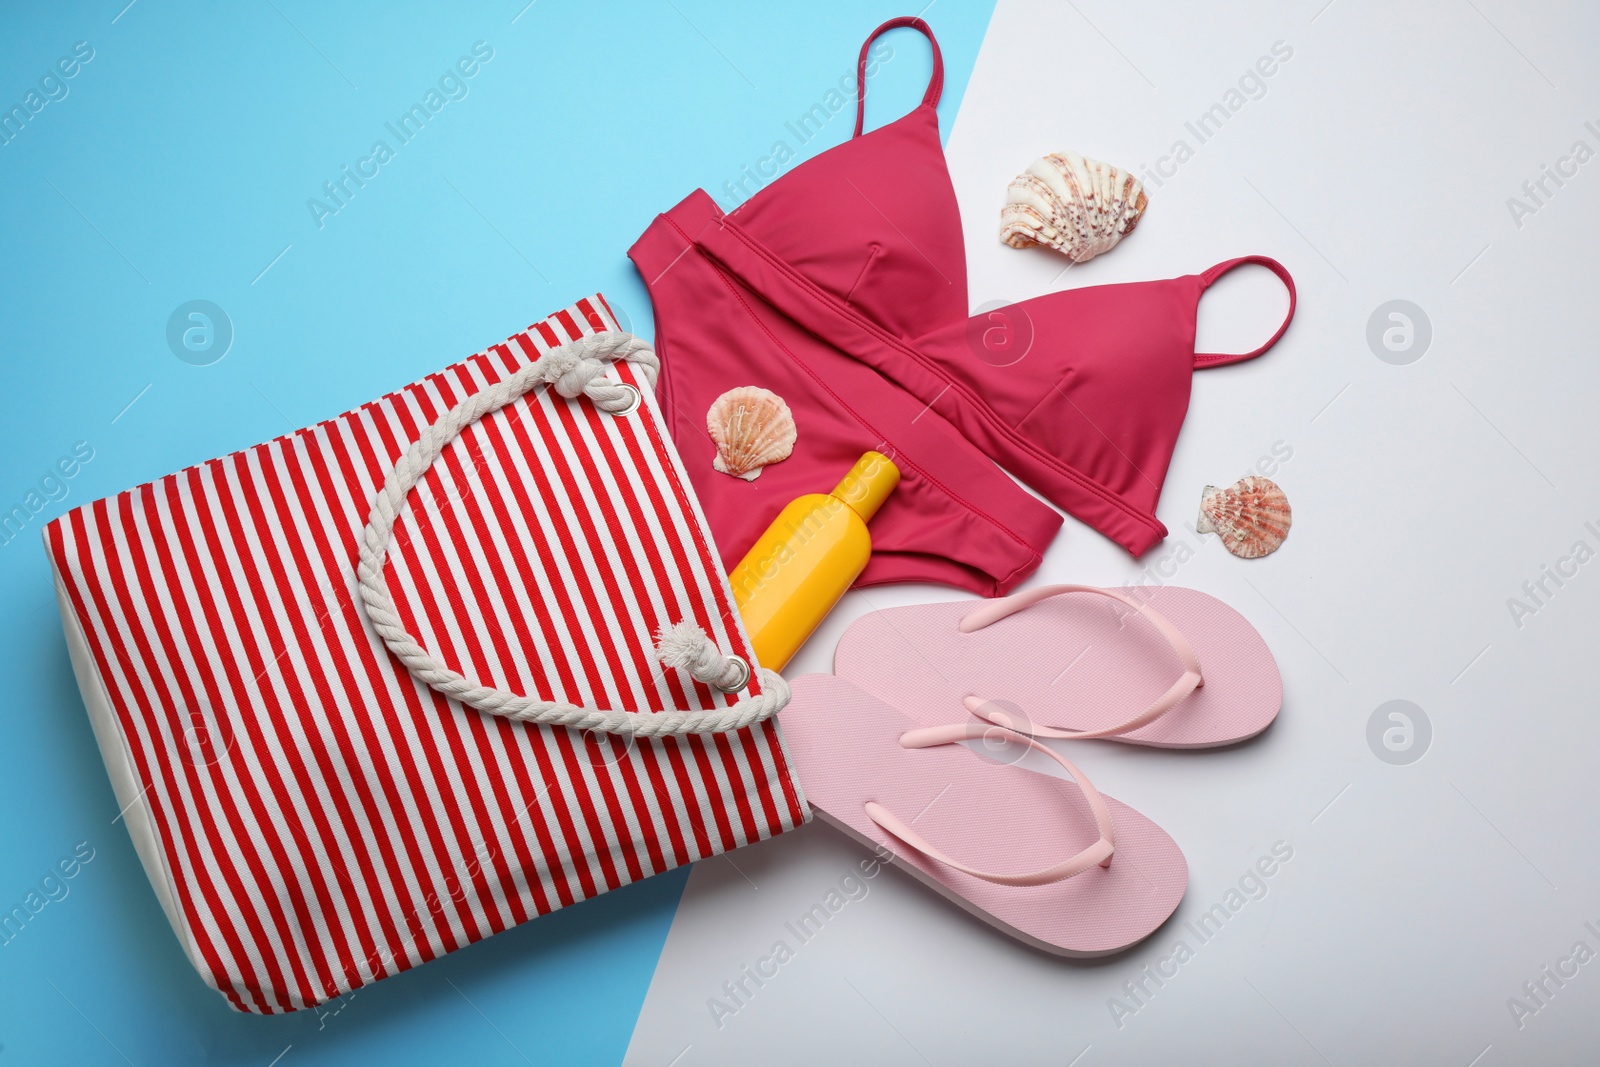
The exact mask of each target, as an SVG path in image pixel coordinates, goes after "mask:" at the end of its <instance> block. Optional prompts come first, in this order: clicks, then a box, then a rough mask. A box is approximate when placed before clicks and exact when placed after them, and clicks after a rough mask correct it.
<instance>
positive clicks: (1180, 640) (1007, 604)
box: [960, 585, 1205, 740]
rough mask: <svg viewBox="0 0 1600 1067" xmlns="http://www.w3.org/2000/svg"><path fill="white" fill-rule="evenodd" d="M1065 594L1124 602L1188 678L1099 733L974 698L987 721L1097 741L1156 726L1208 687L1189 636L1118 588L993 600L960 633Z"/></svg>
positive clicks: (1053, 588) (973, 706) (1057, 588)
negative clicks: (1033, 719)
mask: <svg viewBox="0 0 1600 1067" xmlns="http://www.w3.org/2000/svg"><path fill="white" fill-rule="evenodd" d="M1063 593H1094V594H1096V595H1098V596H1103V597H1109V598H1111V599H1112V600H1116V601H1120V602H1121V603H1123V604H1126V605H1127V606H1128V607H1130V608H1132V609H1133V610H1134V611H1135V612H1136V613H1138V614H1139V615H1140V616H1141V617H1142V618H1144V619H1145V620H1146V621H1147V622H1149V623H1150V625H1152V626H1154V627H1155V629H1156V632H1157V633H1159V634H1161V636H1162V637H1163V638H1165V639H1166V641H1167V644H1169V645H1171V646H1172V651H1173V652H1174V653H1176V654H1177V657H1178V661H1179V663H1180V664H1182V666H1183V674H1182V675H1180V676H1179V678H1178V680H1177V681H1175V682H1173V683H1172V685H1171V686H1170V687H1168V689H1167V691H1166V692H1165V693H1163V694H1161V696H1159V697H1157V698H1156V699H1155V700H1154V701H1153V702H1152V703H1151V704H1150V705H1149V706H1148V707H1146V708H1145V709H1144V710H1143V711H1141V712H1139V713H1138V714H1137V715H1134V716H1133V717H1132V718H1129V719H1126V720H1124V721H1122V722H1119V723H1116V724H1115V725H1112V726H1105V727H1101V728H1100V729H1098V730H1068V729H1061V728H1059V727H1054V726H1045V725H1043V724H1040V723H1035V722H1031V721H1023V720H1019V719H1018V717H1017V716H1016V715H1013V714H1012V713H1010V712H1008V711H1006V710H1005V709H1004V708H1001V707H1000V706H998V705H997V704H995V703H994V702H993V701H991V700H987V699H985V698H983V697H981V696H977V695H972V696H968V697H967V698H966V705H967V710H968V711H970V712H972V713H973V714H974V715H976V716H978V717H979V718H981V719H986V720H988V721H989V722H992V723H994V724H995V725H996V726H1000V727H1003V728H1005V729H1008V730H1019V731H1022V732H1024V733H1027V734H1030V735H1032V736H1033V737H1049V738H1060V739H1065V740H1074V739H1075V740H1085V739H1089V738H1096V737H1120V736H1122V735H1124V734H1129V733H1132V732H1133V731H1135V730H1138V729H1141V728H1143V727H1145V726H1148V725H1150V724H1151V723H1152V722H1154V721H1155V720H1157V719H1159V718H1160V717H1161V716H1163V715H1165V714H1166V713H1167V712H1169V711H1171V710H1172V709H1173V708H1175V707H1177V706H1178V704H1180V703H1182V702H1183V700H1184V699H1185V698H1186V697H1188V696H1189V694H1190V693H1193V692H1194V691H1195V690H1196V689H1199V688H1200V687H1201V686H1203V685H1205V676H1204V675H1203V674H1201V672H1200V660H1199V658H1198V657H1197V656H1195V653H1194V648H1193V647H1192V646H1191V645H1190V644H1189V641H1188V638H1186V637H1184V636H1183V634H1182V633H1181V632H1180V631H1179V630H1178V628H1177V627H1176V626H1174V625H1173V624H1172V622H1171V621H1170V620H1169V619H1167V617H1166V616H1164V615H1162V614H1161V613H1160V612H1158V611H1156V610H1155V609H1154V608H1152V607H1150V606H1149V605H1148V604H1141V603H1139V602H1138V601H1136V600H1134V599H1133V598H1132V597H1129V596H1126V595H1125V594H1123V593H1121V592H1119V591H1117V590H1115V589H1102V588H1100V587H1099V586H1096V585H1047V586H1042V587H1040V588H1038V589H1029V590H1027V591H1026V592H1022V593H1018V594H1016V595H1015V596H1009V597H1005V598H1003V599H1000V600H994V601H990V602H989V603H987V604H984V605H983V606H982V607H979V608H976V609H975V610H973V611H971V612H969V613H968V614H967V615H966V616H965V617H964V618H963V619H962V620H961V624H960V629H961V632H962V633H972V632H973V631H975V630H981V629H983V628H984V627H985V626H989V625H992V624H993V623H997V622H999V621H1000V620H1001V619H1004V618H1006V617H1008V616H1010V615H1015V614H1016V613H1017V612H1019V611H1022V610H1023V609H1024V608H1029V607H1032V606H1033V605H1034V604H1037V603H1038V602H1039V601H1041V600H1047V599H1049V598H1050V597H1053V596H1059V595H1060V594H1063Z"/></svg>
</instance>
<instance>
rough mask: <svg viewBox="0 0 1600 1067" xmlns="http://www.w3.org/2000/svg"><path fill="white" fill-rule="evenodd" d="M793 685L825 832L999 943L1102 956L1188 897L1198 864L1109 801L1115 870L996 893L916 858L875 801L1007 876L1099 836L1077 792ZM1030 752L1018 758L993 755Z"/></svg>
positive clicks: (874, 710) (789, 715)
mask: <svg viewBox="0 0 1600 1067" xmlns="http://www.w3.org/2000/svg"><path fill="white" fill-rule="evenodd" d="M791 685H792V687H793V690H794V696H793V699H792V700H791V701H790V703H789V706H788V707H787V708H785V709H784V710H783V712H782V713H781V714H780V719H781V721H782V724H783V730H784V736H785V740H786V743H787V747H788V751H789V756H790V759H791V760H793V761H794V764H795V766H796V768H797V769H798V773H799V775H800V777H801V780H802V781H804V782H805V786H806V795H807V799H808V800H809V801H810V802H811V805H812V807H813V808H814V809H815V810H816V811H817V812H818V813H819V816H820V817H821V818H822V819H823V821H825V822H827V823H829V824H830V825H832V826H835V827H837V828H838V829H840V830H842V831H843V832H844V833H845V834H847V835H848V836H849V837H851V838H853V839H854V840H855V841H857V842H858V843H860V844H861V845H862V846H863V847H865V848H868V849H874V850H887V851H889V852H891V853H892V854H893V855H894V857H895V858H894V861H893V863H894V866H897V867H900V868H903V869H904V870H905V871H907V872H909V873H910V874H911V875H913V876H914V877H916V878H918V879H919V880H921V881H922V882H924V883H926V884H927V885H928V886H929V887H930V888H932V889H934V890H935V891H937V892H939V893H940V894H942V895H943V896H945V897H946V898H948V899H949V900H951V901H952V902H954V903H955V904H957V905H958V906H960V907H961V908H963V909H965V910H966V911H968V912H970V913H971V914H973V915H975V916H977V917H978V918H979V919H981V920H983V921H984V922H986V923H988V924H989V925H991V926H993V927H995V928H996V929H998V930H1000V931H1001V932H1003V933H1005V934H1008V935H1009V936H1011V937H1014V938H1016V939H1017V940H1019V941H1022V942H1024V943H1025V944H1028V945H1031V946H1033V947H1034V948H1037V949H1040V950H1042V951H1045V952H1049V953H1052V954H1054V955H1058V956H1066V957H1074V958H1089V957H1095V956H1105V955H1110V954H1112V953H1115V952H1120V951H1123V950H1124V949H1127V948H1129V947H1131V946H1132V945H1134V944H1137V943H1138V942H1140V941H1142V940H1144V939H1145V938H1146V937H1149V936H1150V935H1151V934H1152V933H1154V932H1155V931H1156V930H1157V929H1158V928H1159V927H1160V926H1161V924H1162V923H1164V922H1166V920H1167V918H1168V917H1170V916H1171V914H1172V913H1173V911H1174V910H1175V909H1176V908H1177V906H1178V902H1179V901H1180V900H1182V899H1183V894H1184V890H1185V888H1186V887H1187V885H1188V865H1187V864H1186V863H1185V861H1184V858H1183V853H1182V852H1181V851H1180V850H1179V848H1178V846H1177V844H1176V843H1175V842H1174V841H1173V840H1172V838H1171V837H1169V836H1168V835H1167V833H1166V832H1165V831H1164V830H1162V829H1161V828H1160V827H1159V826H1157V825H1156V824H1155V823H1153V822H1151V821H1150V820H1149V819H1148V818H1146V817H1145V816H1143V815H1141V814H1139V813H1138V812H1137V811H1134V810H1133V809H1132V808H1130V807H1128V806H1127V805H1125V804H1122V803H1120V802H1118V801H1116V800H1114V799H1112V798H1110V797H1106V798H1105V802H1106V806H1107V808H1108V809H1109V810H1110V812H1111V816H1112V822H1113V825H1114V828H1115V846H1116V851H1115V852H1114V854H1113V856H1112V860H1111V864H1110V866H1109V867H1103V868H1102V867H1091V868H1090V869H1089V870H1087V871H1084V872H1083V873H1081V874H1078V875H1075V876H1073V877H1071V878H1067V879H1064V880H1062V881H1059V882H1053V883H1050V884H1048V885H1043V886H1032V887H1016V886H1005V885H996V884H995V883H993V882H989V881H985V880H984V879H981V878H976V877H973V876H972V875H968V874H965V873H963V872H961V871H957V870H955V869H953V868H951V867H948V866H946V865H944V864H942V863H940V862H938V861H936V860H933V859H931V858H929V857H927V856H924V855H923V854H921V853H920V852H917V851H915V850H913V849H911V848H909V847H908V846H906V845H905V844H904V843H903V842H901V841H899V840H898V839H896V838H895V837H894V836H893V835H891V834H890V833H889V832H888V831H886V830H884V829H883V828H882V827H881V826H879V825H878V824H877V823H876V822H874V821H873V820H872V819H870V818H869V817H868V816H867V814H866V810H865V805H866V804H867V803H868V802H869V801H872V802H876V803H878V804H881V805H883V806H884V807H885V808H888V809H889V810H890V811H893V812H895V813H896V814H898V815H899V816H900V817H901V818H902V819H905V820H906V821H907V822H909V823H911V824H912V826H913V828H914V829H915V830H916V831H917V832H918V833H921V834H923V835H924V836H925V837H926V838H927V839H928V840H930V841H932V842H934V843H935V844H936V845H937V846H938V847H939V848H941V849H943V850H944V851H945V852H946V853H948V854H949V855H951V856H954V857H957V858H959V859H960V860H961V862H963V863H965V864H968V865H970V866H973V867H977V868H979V869H986V870H992V871H1001V872H1005V873H1021V872H1024V871H1030V870H1037V869H1042V868H1045V867H1049V866H1051V865H1053V864H1055V863H1058V862H1060V861H1061V860H1063V859H1065V858H1067V857H1069V856H1072V855H1074V854H1076V853H1077V852H1078V851H1079V850H1081V849H1083V848H1084V847H1086V846H1087V845H1089V844H1091V843H1092V842H1094V841H1096V840H1097V839H1098V837H1099V832H1098V830H1097V829H1096V827H1095V822H1094V818H1093V815H1092V814H1091V812H1090V810H1089V807H1088V804H1087V803H1086V801H1085V799H1084V797H1083V795H1082V793H1080V792H1079V790H1078V789H1077V788H1076V787H1075V786H1074V785H1072V784H1071V783H1070V782H1068V781H1065V780H1063V779H1059V778H1055V777H1052V776H1048V775H1043V774H1038V773H1035V772H1034V771H1031V770H1027V769H1024V768H1022V767H1017V766H1009V765H1005V764H1003V763H996V762H995V761H994V760H993V759H991V758H985V757H984V756H980V755H978V754H977V753H975V752H973V751H971V750H969V749H968V748H966V746H964V745H941V746H938V747H934V748H922V749H907V748H904V747H903V746H901V744H900V736H901V735H902V734H904V733H905V732H906V731H907V730H910V729H914V728H916V727H917V726H919V725H922V724H921V723H918V722H915V721H913V720H912V719H910V718H908V717H907V716H905V715H904V714H903V713H902V712H900V711H899V710H897V709H896V708H894V707H892V706H890V705H888V704H886V703H885V702H883V701H881V700H879V699H877V698H876V697H874V696H872V695H871V694H869V693H866V692H863V691H862V690H861V689H859V688H857V687H856V686H854V685H852V684H850V683H849V682H848V681H845V680H844V679H841V678H837V677H835V676H832V675H805V676H803V677H800V678H796V679H794V681H793V682H792V683H791ZM962 714H965V712H964V711H963V712H962ZM1020 751H1021V749H1020V746H1019V747H1017V748H1015V749H1012V748H1010V746H1007V747H1006V748H997V749H995V750H994V751H993V752H992V753H991V756H999V757H1000V758H1006V757H1007V755H1008V754H1009V755H1010V756H1011V757H1012V758H1014V757H1015V756H1016V755H1018V754H1020Z"/></svg>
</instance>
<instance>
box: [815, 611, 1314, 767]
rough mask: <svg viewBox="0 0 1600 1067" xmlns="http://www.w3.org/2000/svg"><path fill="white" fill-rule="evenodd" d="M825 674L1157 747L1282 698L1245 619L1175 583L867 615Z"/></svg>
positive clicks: (954, 708)
mask: <svg viewBox="0 0 1600 1067" xmlns="http://www.w3.org/2000/svg"><path fill="white" fill-rule="evenodd" d="M1080 594H1081V595H1080ZM834 670H835V671H836V672H837V673H838V674H839V676H840V677H844V678H848V679H850V680H851V681H853V682H855V684H856V685H858V686H861V687H862V688H863V689H866V690H867V691H868V692H870V693H874V694H876V695H878V696H880V697H883V698H885V699H892V700H893V701H894V702H896V703H897V704H899V705H900V706H901V707H908V708H909V707H915V708H917V709H919V711H920V710H921V709H927V714H928V715H930V716H937V719H936V720H935V721H948V722H960V721H961V720H962V718H964V717H965V714H966V713H967V712H971V713H972V714H974V715H978V716H980V717H982V718H985V719H988V720H989V721H991V722H993V723H996V724H998V725H1001V726H1005V727H1008V728H1010V729H1013V730H1017V731H1020V732H1023V733H1026V734H1029V735H1031V736H1033V737H1036V738H1074V739H1084V738H1102V739H1105V740H1108V741H1122V742H1126V743H1128V744H1134V745H1151V746H1154V747H1157V748H1214V747H1217V746H1219V745H1231V744H1234V743H1236V742H1239V741H1244V740H1246V739H1248V738H1251V737H1254V736H1256V735H1257V734H1259V733H1260V732H1261V731H1263V730H1265V729H1266V728H1267V727H1268V726H1269V725H1271V723H1272V720H1273V719H1274V718H1276V717H1277V714H1278V709H1279V708H1280V707H1282V705H1283V679H1282V678H1281V677H1280V676H1279V674H1278V665H1277V662H1276V661H1275V660H1273V658H1272V653H1271V651H1269V650H1268V648H1267V645H1266V642H1265V641H1263V640H1262V639H1261V635H1260V634H1258V633H1257V632H1256V630H1255V627H1253V626H1251V625H1250V623H1249V622H1248V621H1246V619H1245V618H1244V616H1242V615H1240V614H1239V613H1238V612H1237V611H1234V610H1233V609H1232V608H1230V607H1229V606H1228V605H1226V604H1224V603H1223V602H1222V601H1220V600H1218V599H1217V598H1216V597H1213V596H1208V595H1207V594H1205V593H1201V592H1199V591H1197V590H1194V589H1179V588H1175V587H1173V586H1161V587H1158V588H1155V589H1146V588H1128V589H1101V588H1098V587H1096V586H1089V585H1053V586H1045V587H1042V588H1039V589H1031V590H1028V591H1026V592H1022V593H1018V594H1016V595H1014V596H1010V597H1006V598H1004V599H1001V600H989V601H980V602H978V603H973V602H972V601H956V602H952V603H944V604H918V605H914V606H911V607H903V608H887V609H885V610H882V611H874V612H872V613H870V614H868V615H865V616H863V617H862V618H860V619H858V620H857V621H856V622H855V623H853V624H852V625H851V626H850V628H849V629H848V630H846V631H845V633H844V636H843V637H842V638H840V640H839V647H838V650H837V651H836V652H835V653H834Z"/></svg>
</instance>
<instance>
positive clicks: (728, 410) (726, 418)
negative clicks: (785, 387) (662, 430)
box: [706, 385, 799, 482]
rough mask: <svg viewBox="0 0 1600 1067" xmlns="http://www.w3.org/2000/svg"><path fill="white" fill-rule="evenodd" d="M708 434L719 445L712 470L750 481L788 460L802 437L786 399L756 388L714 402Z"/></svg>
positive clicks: (743, 388) (731, 391)
mask: <svg viewBox="0 0 1600 1067" xmlns="http://www.w3.org/2000/svg"><path fill="white" fill-rule="evenodd" d="M706 432H707V433H709V434H711V440H712V441H713V442H715V444H716V446H717V458H716V459H714V460H712V461H711V465H712V467H714V468H716V469H717V470H719V471H721V472H722V473H724V474H731V475H733V476H734V477H735V478H743V479H744V480H745V481H747V482H748V481H751V480H753V479H755V478H756V477H757V476H758V475H760V473H761V470H762V468H763V467H768V466H771V465H772V464H774V463H778V462H781V461H782V460H785V459H788V458H789V455H790V453H792V452H793V451H794V443H795V441H796V440H797V439H798V437H799V433H798V431H797V430H796V428H795V424H794V415H793V414H792V413H791V412H790V411H789V405H788V404H787V403H785V402H784V399H783V397H781V396H779V395H778V394H777V393H774V392H773V391H772V390H770V389H762V388H760V387H759V386H754V385H744V386H740V387H739V388H737V389H729V390H728V391H727V392H726V393H723V394H722V395H721V396H719V397H717V399H716V400H714V401H712V402H711V409H710V410H709V411H707V412H706Z"/></svg>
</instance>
